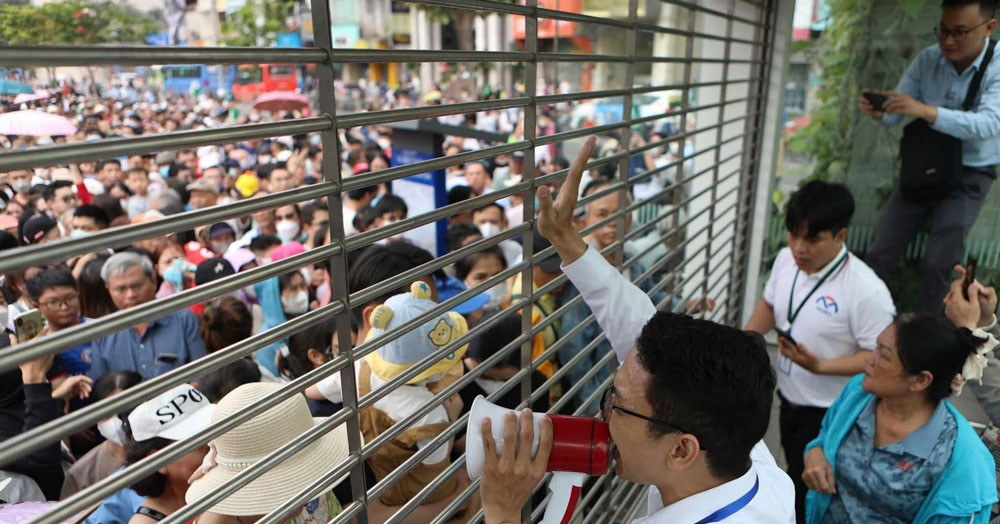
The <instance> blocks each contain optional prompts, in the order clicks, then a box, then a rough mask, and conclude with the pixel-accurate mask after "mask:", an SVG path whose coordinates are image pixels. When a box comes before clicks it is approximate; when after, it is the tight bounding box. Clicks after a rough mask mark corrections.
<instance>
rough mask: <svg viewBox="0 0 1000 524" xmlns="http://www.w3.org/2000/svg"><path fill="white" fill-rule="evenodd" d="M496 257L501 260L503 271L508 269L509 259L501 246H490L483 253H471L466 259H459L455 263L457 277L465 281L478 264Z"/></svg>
mask: <svg viewBox="0 0 1000 524" xmlns="http://www.w3.org/2000/svg"><path fill="white" fill-rule="evenodd" d="M489 257H496V258H497V259H498V260H500V266H501V267H502V268H503V269H507V259H506V258H504V256H503V251H501V250H500V247H499V246H490V247H488V248H486V249H483V250H482V251H476V252H475V253H470V254H469V255H466V256H465V257H464V258H461V259H459V260H458V261H456V262H455V276H456V277H458V279H459V280H463V281H464V280H465V277H467V276H469V273H471V272H472V268H473V267H475V266H476V262H479V261H480V260H482V259H484V258H489Z"/></svg>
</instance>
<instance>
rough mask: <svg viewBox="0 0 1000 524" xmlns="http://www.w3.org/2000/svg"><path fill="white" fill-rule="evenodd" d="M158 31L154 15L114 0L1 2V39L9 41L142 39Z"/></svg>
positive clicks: (58, 42)
mask: <svg viewBox="0 0 1000 524" xmlns="http://www.w3.org/2000/svg"><path fill="white" fill-rule="evenodd" d="M156 31H158V25H157V23H156V21H154V20H153V19H152V18H150V17H149V16H145V15H143V14H142V13H139V12H138V11H137V10H135V9H134V8H131V7H129V6H124V5H119V4H116V3H113V2H111V1H104V2H83V1H81V0H72V1H68V2H51V3H47V4H44V5H42V6H37V7H36V6H32V5H26V4H21V5H17V4H9V3H8V4H4V5H0V43H3V44H7V45H38V44H64V45H65V44H107V43H142V42H144V41H145V39H146V35H148V34H149V33H155V32H156Z"/></svg>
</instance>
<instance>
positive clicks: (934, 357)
mask: <svg viewBox="0 0 1000 524" xmlns="http://www.w3.org/2000/svg"><path fill="white" fill-rule="evenodd" d="M895 326H896V351H897V353H898V354H899V361H900V362H901V363H902V364H903V369H904V370H905V371H906V373H908V374H910V375H919V374H920V373H922V372H924V371H927V372H930V374H931V375H932V376H933V377H934V379H933V381H932V382H931V385H930V388H929V389H928V391H927V394H928V395H929V396H930V398H931V400H933V401H934V402H938V401H940V400H943V399H946V398H948V397H949V396H950V395H951V393H952V391H951V381H952V379H953V378H955V375H957V374H959V373H961V372H962V366H963V365H964V364H965V359H967V358H968V357H969V354H970V353H972V352H973V351H975V350H976V348H977V347H978V346H979V344H980V343H981V342H982V341H981V340H978V339H977V338H976V337H974V336H973V335H972V332H971V331H969V330H968V329H966V328H956V327H955V325H954V324H952V323H951V321H949V320H948V319H946V318H945V317H943V316H941V315H931V314H926V313H908V314H903V315H900V316H899V317H898V318H897V319H896V322H895Z"/></svg>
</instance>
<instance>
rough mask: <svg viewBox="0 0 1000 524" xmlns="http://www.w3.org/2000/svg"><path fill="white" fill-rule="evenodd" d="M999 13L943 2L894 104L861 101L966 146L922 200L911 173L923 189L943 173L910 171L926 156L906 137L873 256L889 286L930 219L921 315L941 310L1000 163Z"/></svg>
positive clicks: (992, 7)
mask: <svg viewBox="0 0 1000 524" xmlns="http://www.w3.org/2000/svg"><path fill="white" fill-rule="evenodd" d="M996 7H997V2H996V0H943V1H942V2H941V22H940V24H939V25H938V26H937V27H936V28H935V33H936V34H937V37H938V43H937V44H936V45H933V46H931V47H928V48H926V49H924V50H923V51H921V52H920V54H918V55H917V57H916V59H914V61H913V63H912V64H910V67H909V69H907V71H906V74H905V75H903V78H902V79H900V81H899V85H898V86H897V87H896V91H891V92H887V93H884V94H885V95H887V96H888V98H887V99H886V100H885V102H884V105H883V106H882V107H881V108H879V107H876V106H875V105H873V103H872V101H871V100H870V99H869V97H870V95H871V94H872V92H869V91H868V90H866V92H865V94H864V95H862V96H861V97H860V98H859V100H858V106H859V108H860V109H861V112H863V113H865V114H867V115H870V116H872V117H873V118H875V119H876V120H877V121H878V122H879V123H881V124H884V125H895V124H898V123H899V122H900V121H902V120H903V118H904V117H911V118H913V119H915V120H914V122H915V123H916V125H917V126H923V128H924V129H923V131H924V132H925V135H926V134H927V133H930V134H931V135H932V136H934V134H935V132H936V133H940V135H936V136H939V137H941V138H942V140H951V139H950V138H949V137H954V138H956V139H958V140H960V141H961V167H957V166H956V169H955V170H954V171H955V172H954V173H953V174H952V176H951V177H950V178H949V179H947V180H946V181H945V185H944V186H943V187H940V188H935V189H934V190H933V191H931V192H930V195H929V196H928V195H927V194H926V192H925V194H924V195H921V196H917V195H914V194H913V193H912V191H911V192H908V191H907V182H908V181H907V180H906V178H907V171H910V172H911V173H916V174H917V175H919V176H918V177H917V183H920V180H919V178H920V177H922V176H925V175H926V176H932V175H933V173H934V172H935V171H937V170H935V169H933V168H932V167H931V168H927V169H923V166H917V167H918V169H915V170H914V169H910V170H908V169H907V164H908V162H909V163H910V164H912V163H913V159H914V157H916V156H919V153H920V152H921V151H913V150H912V148H911V151H910V152H908V151H907V149H908V148H907V146H906V144H905V142H906V139H905V138H904V145H903V147H902V150H901V152H900V154H901V155H902V156H903V170H902V171H903V173H902V175H901V184H900V185H897V187H896V188H894V189H893V192H892V196H890V198H889V202H888V203H887V204H886V206H885V209H883V211H882V216H881V219H880V221H879V225H878V230H877V233H876V235H875V243H874V244H873V245H872V247H871V248H870V249H869V251H868V257H867V259H868V260H867V262H868V264H869V265H870V266H871V267H872V269H874V270H875V272H876V273H877V274H878V275H879V277H881V278H882V280H884V281H888V278H889V274H890V272H891V271H892V268H893V267H894V266H895V265H896V262H897V261H898V260H899V257H900V256H901V255H902V254H903V251H904V250H905V249H906V246H907V244H909V243H910V242H911V241H912V240H913V238H914V237H915V236H916V233H917V231H918V229H919V228H920V226H921V225H922V223H923V222H924V220H926V219H927V217H928V216H929V217H930V218H931V233H930V238H929V239H928V241H927V246H926V252H925V253H924V256H923V260H922V267H921V286H920V295H919V298H918V302H917V309H918V310H919V311H925V312H940V311H941V307H942V305H941V301H942V300H943V298H944V296H945V294H946V293H947V292H948V286H949V283H950V280H951V270H952V267H953V266H954V264H956V263H959V262H961V260H960V259H961V257H962V253H963V244H964V242H965V237H966V235H967V234H968V233H969V229H970V228H971V227H972V224H973V223H974V222H975V221H976V217H977V216H978V215H979V210H980V209H981V208H982V205H983V202H984V201H985V200H986V195H987V194H988V193H989V190H990V185H991V184H992V183H993V179H994V178H995V177H996V172H995V167H996V165H997V164H998V163H1000V63H998V60H1000V58H998V57H997V56H996V55H995V54H994V53H993V52H992V50H991V48H995V47H996V46H995V42H994V41H991V40H990V39H989V38H990V35H991V34H992V33H993V30H994V29H995V28H996V25H997V21H996V19H995V18H994V16H995V14H996ZM987 44H990V45H987ZM987 66H988V67H987ZM984 69H985V71H983V70H984ZM981 71H983V72H981ZM976 79H981V81H980V83H979V89H978V92H976V91H975V88H974V87H973V89H972V91H973V96H972V100H969V102H970V104H969V105H968V107H969V110H968V111H963V110H962V107H963V105H964V103H965V101H966V98H968V96H969V92H970V86H974V84H975V83H976ZM977 93H978V94H977ZM875 102H876V103H878V102H880V101H879V100H876V101H875ZM910 126H914V124H911V125H910ZM910 126H908V129H907V133H909V132H910V131H911V129H910ZM914 127H916V126H914ZM928 128H929V129H928ZM915 153H916V154H915ZM932 156H933V155H932ZM932 161H933V160H932ZM956 163H957V158H956ZM911 180H912V179H911Z"/></svg>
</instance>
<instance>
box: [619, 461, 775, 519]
mask: <svg viewBox="0 0 1000 524" xmlns="http://www.w3.org/2000/svg"><path fill="white" fill-rule="evenodd" d="M750 459H751V460H752V461H753V464H752V465H751V466H750V470H749V471H747V472H746V473H744V474H743V476H742V477H739V478H737V479H733V480H730V481H729V482H726V483H725V484H723V485H721V486H716V487H714V488H712V489H709V490H706V491H702V492H701V493H696V494H694V495H691V496H690V497H687V498H685V499H682V500H679V501H677V502H674V503H673V504H671V505H669V506H667V507H663V499H662V498H661V497H660V491H659V490H657V489H656V488H654V487H652V486H650V488H649V492H648V493H647V494H646V515H647V516H646V517H643V518H640V519H636V520H633V521H632V524H695V523H698V522H702V521H704V520H705V519H707V518H708V517H710V516H712V515H719V514H718V513H717V512H722V513H723V514H725V513H729V512H728V511H726V509H728V508H730V507H731V508H732V509H734V510H735V511H734V512H732V513H731V514H729V515H725V516H722V515H719V516H721V517H722V518H721V519H718V518H711V519H708V520H709V522H729V523H736V522H745V523H747V524H750V523H761V522H782V523H792V522H795V496H794V493H795V487H794V485H793V484H792V479H790V478H788V475H787V474H786V473H785V472H784V471H782V470H781V468H779V467H778V465H777V464H776V463H775V462H774V457H772V456H771V452H770V451H768V450H767V446H766V445H765V444H764V442H763V441H761V442H758V443H757V445H756V446H754V448H753V451H751V452H750ZM754 486H756V489H755V488H754ZM744 497H746V499H749V500H746V499H745V498H744ZM744 502H745V504H744Z"/></svg>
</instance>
